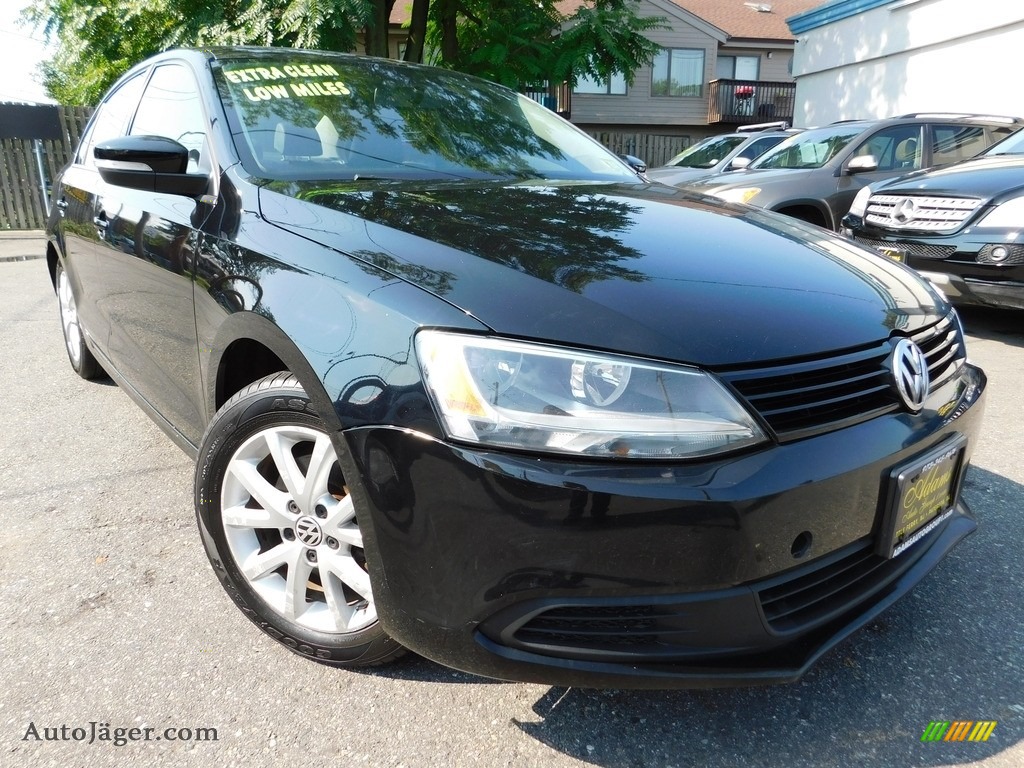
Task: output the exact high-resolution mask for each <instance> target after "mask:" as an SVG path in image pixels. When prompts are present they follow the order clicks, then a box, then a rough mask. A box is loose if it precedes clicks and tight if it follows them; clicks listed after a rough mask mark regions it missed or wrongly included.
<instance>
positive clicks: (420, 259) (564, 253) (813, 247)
mask: <svg viewBox="0 0 1024 768" xmlns="http://www.w3.org/2000/svg"><path fill="white" fill-rule="evenodd" d="M260 208H261V213H262V215H263V216H264V217H265V218H266V219H267V220H268V221H270V222H272V223H273V224H275V225H277V226H279V227H281V228H283V229H286V230H290V231H292V232H294V233H297V234H300V235H302V236H304V237H307V238H310V239H312V240H316V241H318V242H320V243H322V244H324V245H326V246H328V247H330V248H333V249H336V250H338V251H340V252H343V253H346V254H348V255H349V256H351V257H353V258H355V259H359V260H361V261H363V262H366V263H368V264H371V265H373V266H375V267H377V268H380V269H383V270H386V271H388V272H390V273H392V274H394V275H396V276H398V277H400V278H402V279H404V280H406V281H408V282H410V283H413V284H415V285H417V286H419V287H420V288H422V289H424V290H426V291H430V292H431V293H433V294H435V295H436V296H438V297H440V298H441V299H443V300H445V301H447V302H450V303H451V304H453V305H454V306H456V307H458V308H459V309H461V310H463V311H464V312H466V313H468V314H470V315H472V316H473V317H475V318H476V319H478V320H479V321H480V322H482V323H484V324H485V325H486V326H488V327H490V328H491V329H493V330H494V331H495V332H497V333H500V334H504V335H509V336H516V337H522V338H534V339H543V340H547V341H552V342H560V343H565V344H570V345H579V346H585V347H592V348H599V349H608V350H614V351H621V352H626V353H632V354H639V355H646V356H650V357H655V358H662V359H669V360H677V361H680V362H692V363H696V364H702V365H719V366H721V365H732V364H742V363H749V362H752V361H767V360H777V359H783V358H791V357H797V356H805V355H816V354H820V353H823V352H829V351H832V350H836V349H841V348H848V347H855V346H858V345H861V344H866V343H873V342H877V341H878V340H879V339H884V338H886V337H888V336H889V334H890V332H891V330H892V329H900V330H906V331H908V332H911V331H914V330H916V329H917V328H919V327H921V326H922V325H924V324H926V323H927V322H929V321H931V320H933V319H934V318H935V316H936V313H937V312H940V311H941V312H945V311H947V310H948V307H946V305H945V304H942V305H941V306H938V304H939V303H940V302H941V300H940V299H939V298H937V296H936V294H935V293H934V292H933V291H932V289H930V288H928V287H927V286H926V284H925V283H924V282H923V281H922V280H920V279H919V278H918V277H917V276H916V275H915V274H914V273H913V272H911V271H910V270H909V269H906V268H905V267H903V266H902V265H899V264H896V263H894V262H891V261H888V260H885V259H882V258H880V257H878V256H877V255H875V254H872V253H870V252H868V251H866V250H863V249H861V248H859V247H858V246H856V245H854V244H852V243H850V242H849V241H844V240H840V239H838V238H836V237H834V236H832V235H830V234H829V233H826V232H825V231H824V230H821V229H819V228H817V227H812V226H808V225H804V224H802V223H801V222H797V221H795V220H792V219H789V218H786V217H781V216H777V215H775V214H771V213H768V212H765V211H760V210H757V209H750V208H747V207H740V206H727V205H724V204H722V203H720V202H719V201H718V200H715V199H712V198H707V197H703V196H697V195H693V194H689V193H686V192H684V191H682V190H678V189H675V188H672V187H666V186H663V185H658V184H635V185H634V184H625V185H595V184H587V183H562V184H553V183H546V182H536V183H521V184H502V183H467V182H462V183H447V184H446V183H425V182H419V183H412V182H401V183H398V182H396V183H387V182H363V181H359V182H338V183H287V184H286V183H275V184H272V185H269V186H266V187H263V188H262V189H261V190H260Z"/></svg>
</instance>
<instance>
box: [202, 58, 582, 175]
mask: <svg viewBox="0 0 1024 768" xmlns="http://www.w3.org/2000/svg"><path fill="white" fill-rule="evenodd" d="M295 60H296V61H301V62H303V63H310V64H317V63H321V64H329V65H330V66H332V67H334V68H335V69H336V70H337V71H338V72H339V76H338V77H337V78H323V79H331V80H338V81H341V82H344V84H345V86H346V87H347V89H348V90H349V92H350V93H349V94H347V95H343V96H321V95H311V96H303V97H298V96H295V97H292V98H279V99H272V100H269V101H250V100H249V99H248V98H246V97H245V96H244V95H242V90H241V89H242V88H244V87H249V88H252V87H254V86H255V85H259V83H253V84H246V83H241V84H238V85H234V86H228V85H227V84H226V83H224V82H223V81H222V82H221V93H222V96H224V97H225V99H226V100H228V99H231V100H232V101H233V102H234V105H235V107H236V108H237V109H238V110H239V112H240V113H241V116H242V117H243V120H244V122H245V123H246V124H247V125H248V126H249V128H250V131H252V130H253V129H255V130H256V131H257V132H265V135H272V134H273V131H274V130H275V128H276V127H277V125H278V123H282V122H284V123H290V124H292V125H294V126H298V127H300V128H305V129H307V130H311V129H313V128H314V127H315V126H316V124H317V123H318V122H319V121H320V119H321V118H322V117H323V116H325V115H326V116H327V117H328V118H329V119H330V120H331V122H332V123H333V124H334V128H335V129H336V130H337V132H338V137H339V138H338V143H339V148H340V149H341V151H345V150H346V148H352V149H353V150H355V152H356V153H360V152H365V153H366V154H369V155H371V156H375V157H383V158H384V159H387V153H388V152H389V151H392V152H393V151H394V149H395V148H396V147H397V146H399V145H400V144H401V143H406V144H408V145H410V146H411V147H412V148H414V149H416V150H418V151H419V152H421V153H423V154H425V155H438V156H440V157H442V158H444V159H445V160H447V161H449V162H452V163H457V164H459V165H462V166H464V167H466V168H467V169H473V170H476V171H480V172H483V173H487V174H497V175H503V176H504V175H515V174H516V173H517V172H521V171H523V170H527V169H528V168H529V163H528V161H527V160H526V159H524V156H525V157H529V156H536V155H541V156H544V157H547V158H552V159H559V158H561V157H562V153H561V152H560V151H559V150H557V149H556V148H555V147H554V146H552V145H551V144H549V143H548V142H546V141H544V140H543V139H542V138H541V137H539V136H538V135H537V134H536V133H535V132H534V130H533V128H532V127H531V126H530V124H529V122H527V120H526V119H525V117H524V116H523V114H522V110H521V107H520V105H519V97H518V96H517V94H515V93H514V92H512V91H508V90H506V89H503V88H499V87H497V86H494V85H492V84H489V83H486V82H484V81H481V80H477V79H476V78H472V77H467V76H464V75H460V74H457V73H452V72H444V71H442V70H436V69H422V68H416V67H410V66H402V65H396V64H395V63H394V62H382V61H376V60H373V59H368V58H349V59H346V58H343V57H337V56H331V57H324V58H322V59H321V58H319V57H314V56H302V57H299V56H296V57H295ZM290 61H291V59H289V58H288V57H287V56H286V55H281V54H275V55H274V56H273V57H255V56H254V57H253V58H251V59H244V60H238V61H235V60H231V59H228V60H225V61H224V62H223V67H224V69H225V70H227V71H231V70H235V69H244V68H246V67H255V66H263V67H278V68H283V67H284V66H285V65H286V64H288V63H289V62H290ZM314 80H315V78H314ZM270 82H271V83H274V82H276V83H279V84H282V85H285V86H288V87H290V84H291V83H294V82H300V81H299V80H295V79H293V78H288V79H283V80H279V81H270ZM228 87H230V88H231V90H232V91H234V92H235V94H236V96H235V97H234V98H232V97H231V96H229V94H228V93H226V92H225V89H226V88H228ZM236 140H239V139H236ZM239 143H244V141H241V140H239Z"/></svg>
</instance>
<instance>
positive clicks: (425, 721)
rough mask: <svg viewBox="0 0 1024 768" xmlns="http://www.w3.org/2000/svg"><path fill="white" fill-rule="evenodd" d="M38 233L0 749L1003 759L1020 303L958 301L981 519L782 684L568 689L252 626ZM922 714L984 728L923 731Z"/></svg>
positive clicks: (319, 761) (467, 761) (169, 461)
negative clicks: (352, 659)
mask: <svg viewBox="0 0 1024 768" xmlns="http://www.w3.org/2000/svg"><path fill="white" fill-rule="evenodd" d="M42 249H43V243H42V241H41V239H39V238H38V236H32V235H24V234H18V233H13V234H12V233H5V234H4V235H3V236H0V350H2V363H0V392H5V393H6V395H5V397H4V404H3V406H2V408H0V523H2V527H0V551H2V556H0V648H2V659H3V665H2V667H0V766H4V767H5V768H6V767H8V766H16V767H20V766H61V767H62V768H63V767H65V766H108V765H109V766H115V765H117V766H120V765H122V764H125V763H129V762H134V763H136V764H139V765H147V766H158V765H159V766H162V765H175V766H176V765H185V764H190V765H216V766H234V765H239V766H242V765H244V766H253V768H257V767H258V766H286V765H313V766H315V765H332V766H349V765H369V766H389V767H397V766H407V767H412V766H432V767H433V766H487V767H488V768H492V767H495V766H517V767H518V766H588V765H594V766H607V767H609V768H619V767H622V768H627V767H629V768H633V767H637V766H716V767H717V766H721V767H722V768H726V767H728V768H740V767H741V766H786V767H787V768H788V767H798V766H843V767H844V768H847V767H848V766H879V767H883V766H884V767H885V768H894V767H897V766H947V765H972V766H987V767H990V768H1011V767H1012V768H1018V767H1019V766H1021V765H1024V621H1022V617H1024V609H1022V602H1024V601H1022V595H1024V568H1022V567H1021V564H1022V562H1024V545H1022V535H1021V525H1020V521H1021V508H1022V502H1024V461H1022V458H1024V438H1022V435H1021V397H1022V393H1024V373H1022V372H1024V313H1019V312H1018V313H1011V312H995V311H965V312H964V318H965V322H966V325H967V328H968V331H969V335H970V348H969V351H970V354H971V357H972V358H973V359H974V360H975V361H977V362H979V363H980V364H981V365H982V367H984V368H985V369H986V371H987V372H988V375H989V379H990V382H989V399H988V408H987V412H986V417H985V429H984V433H983V437H982V440H981V442H980V444H979V445H977V446H976V448H975V454H974V466H973V468H972V469H971V471H970V474H969V475H968V478H967V482H966V488H965V493H966V496H967V499H968V501H969V502H970V503H971V505H972V506H973V508H974V511H975V513H976V515H977V517H978V518H979V521H980V524H981V525H980V529H979V531H978V532H977V533H976V534H975V535H973V536H971V537H970V538H969V539H968V540H967V541H965V542H964V543H963V544H962V545H961V546H960V547H958V548H957V550H955V551H954V552H953V554H952V555H951V556H950V557H948V558H947V559H946V560H945V561H944V562H943V563H941V564H940V566H939V567H938V568H937V569H936V570H935V571H934V572H933V573H932V574H931V575H930V576H929V577H928V579H927V580H926V581H925V582H924V583H923V584H921V585H920V586H919V587H918V588H917V589H916V590H915V592H914V593H913V594H912V595H911V596H910V597H908V598H907V599H905V600H903V601H902V602H900V603H899V604H897V605H896V606H895V607H894V608H893V609H891V610H890V611H889V612H887V613H886V614H885V615H883V617H882V618H881V619H880V620H879V621H878V622H876V623H875V624H873V625H872V626H871V627H869V628H868V630H866V631H863V632H861V633H860V634H858V635H857V636H855V637H854V638H852V639H851V640H850V641H848V642H846V643H845V644H843V645H842V646H840V647H839V648H838V649H836V650H835V651H833V652H832V653H830V654H829V655H828V656H827V657H826V658H825V659H824V660H823V661H822V662H821V663H820V664H819V665H818V666H817V667H816V668H815V669H814V670H812V672H811V673H810V674H809V675H808V676H807V677H806V678H805V679H804V680H803V681H802V682H800V683H798V684H794V685H789V686H775V687H768V688H745V689H722V690H710V691H694V692H691V691H669V692H633V691H589V690H579V689H566V688H552V687H548V686H543V685H527V684H519V683H502V682H495V681H489V680H484V679H481V678H476V677H472V676H470V675H466V674H462V673H458V672H453V671H451V670H448V669H445V668H442V667H439V666H437V665H435V664H433V663H430V662H428V661H425V660H423V659H420V658H418V657H415V656H410V657H408V658H407V659H405V660H404V661H402V662H401V663H399V664H398V665H397V666H394V667H389V668H387V669H383V670H375V671H369V672H352V671H339V670H334V669H330V668H327V667H323V666H319V665H317V664H315V663H312V662H310V661H306V660H304V659H302V658H299V657H298V656H295V655H293V654H291V653H289V652H288V651H286V650H285V649H283V648H282V647H281V646H279V645H277V644H276V643H274V642H273V641H271V640H270V639H269V638H267V637H265V636H264V635H262V634H261V633H260V632H258V631H257V630H256V629H255V628H254V627H252V626H251V625H250V624H249V623H248V621H247V620H246V619H245V618H243V616H242V615H241V614H240V613H239V612H238V611H237V610H236V609H235V607H234V606H233V605H232V604H231V603H230V601H229V599H228V597H227V596H226V595H225V594H224V593H223V591H222V590H221V588H220V586H219V584H218V582H217V580H216V578H215V577H214V575H213V572H212V571H211V569H210V567H209V565H208V563H207V560H206V557H205V555H204V554H203V550H202V547H201V545H200V543H199V539H198V535H197V532H196V525H195V519H194V512H193V507H192V496H191V483H192V464H191V461H190V460H189V459H188V458H187V457H186V456H185V455H184V454H183V453H181V452H180V451H179V450H178V449H177V448H176V447H175V446H174V445H173V444H172V443H171V442H170V441H169V440H168V439H167V438H166V437H165V436H164V435H163V433H162V432H161V431H160V430H159V429H158V428H157V427H156V426H155V425H154V424H153V423H152V422H150V421H149V419H148V418H147V417H146V416H145V415H143V413H142V412H141V411H140V410H139V409H138V408H137V407H136V406H135V405H134V404H133V403H132V402H131V401H130V400H129V399H128V398H127V397H126V396H125V395H124V393H122V392H121V391H120V390H119V389H118V388H117V387H116V386H115V385H114V384H112V383H111V382H109V381H106V382H99V383H89V382H85V381H83V380H81V379H79V378H78V377H77V376H75V375H74V373H73V372H72V371H71V369H70V367H69V366H68V363H67V359H66V355H65V351H64V347H63V342H62V340H61V334H60V327H59V323H58V320H57V304H56V300H55V298H54V296H53V292H52V290H51V288H50V285H49V280H48V276H47V272H46V266H45V262H44V261H42V260H39V259H32V260H20V261H19V260H12V259H14V258H16V257H18V256H19V255H20V256H24V257H31V256H34V255H37V254H41V253H42ZM936 720H951V721H956V720H959V721H964V720H971V721H981V720H985V721H995V722H996V723H997V725H996V727H995V730H994V731H993V732H992V735H991V737H990V738H989V740H988V741H986V742H980V743H971V742H962V743H954V742H938V743H922V742H921V740H920V738H921V735H922V732H923V731H924V730H925V728H926V727H927V726H928V725H929V723H930V722H931V721H936ZM91 724H93V725H91ZM104 726H106V730H105V731H104ZM62 728H63V732H62V731H61V729H62ZM132 728H134V729H137V731H136V732H130V731H129V729H132ZM146 728H149V729H152V730H151V731H150V732H149V734H150V736H151V737H152V738H151V739H150V740H148V741H143V740H141V737H142V736H143V735H145V733H146V731H145V729H146ZM47 729H49V730H47ZM76 729H77V730H76ZM118 729H120V730H118ZM168 729H179V730H176V731H170V732H169V731H168ZM180 729H185V730H180ZM209 729H215V731H216V734H215V735H216V740H214V739H213V738H212V737H213V736H214V733H213V732H212V731H211V730H209ZM104 733H106V736H107V738H105V739H104V738H103V735H104ZM118 733H119V734H121V736H122V738H121V739H120V741H124V742H125V743H123V744H120V745H118V741H117V740H115V736H116V734H118ZM131 733H135V734H136V735H138V736H139V737H140V738H138V739H130V734H131ZM47 734H50V735H52V736H55V737H58V738H57V739H56V740H48V739H47V738H46V735H47ZM78 736H82V739H81V740H80V739H79V738H78ZM90 736H94V737H95V741H94V743H92V744H89V743H87V742H88V740H89V737H90ZM189 737H191V738H189ZM200 737H202V738H200ZM129 739H130V740H129Z"/></svg>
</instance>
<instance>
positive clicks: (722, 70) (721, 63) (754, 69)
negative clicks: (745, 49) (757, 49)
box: [715, 56, 761, 80]
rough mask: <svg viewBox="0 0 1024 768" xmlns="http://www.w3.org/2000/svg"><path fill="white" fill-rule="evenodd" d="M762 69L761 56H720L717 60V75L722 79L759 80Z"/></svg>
mask: <svg viewBox="0 0 1024 768" xmlns="http://www.w3.org/2000/svg"><path fill="white" fill-rule="evenodd" d="M760 71H761V57H760V56H719V57H718V59H717V60H716V61H715V77H717V78H719V79H721V80H757V79H759V75H760Z"/></svg>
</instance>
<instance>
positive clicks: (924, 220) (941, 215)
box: [864, 195, 983, 232]
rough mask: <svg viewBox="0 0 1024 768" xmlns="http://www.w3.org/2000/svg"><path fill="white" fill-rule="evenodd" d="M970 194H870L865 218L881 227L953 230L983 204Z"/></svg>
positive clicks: (923, 230)
mask: <svg viewBox="0 0 1024 768" xmlns="http://www.w3.org/2000/svg"><path fill="white" fill-rule="evenodd" d="M982 202H983V201H982V200H978V199H977V198H973V197H923V196H918V195H872V196H871V198H870V199H869V200H868V206H867V211H866V213H865V215H864V220H865V221H866V222H867V223H868V224H871V225H873V226H876V227H881V228H882V229H896V230H904V229H914V230H918V231H922V232H952V231H954V230H956V229H959V228H960V226H961V225H962V224H963V223H964V222H965V221H967V219H968V218H970V216H971V214H972V213H974V211H975V210H977V208H978V207H979V206H980V205H981V204H982Z"/></svg>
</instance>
